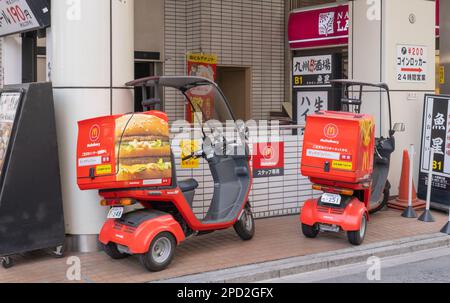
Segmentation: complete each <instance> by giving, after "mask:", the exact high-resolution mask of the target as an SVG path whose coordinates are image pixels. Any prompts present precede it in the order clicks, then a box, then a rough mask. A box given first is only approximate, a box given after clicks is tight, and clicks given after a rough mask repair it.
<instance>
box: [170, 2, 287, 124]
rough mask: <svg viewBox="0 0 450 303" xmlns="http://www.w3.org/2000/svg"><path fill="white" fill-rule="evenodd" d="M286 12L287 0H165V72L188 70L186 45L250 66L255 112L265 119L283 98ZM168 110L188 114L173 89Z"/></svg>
mask: <svg viewBox="0 0 450 303" xmlns="http://www.w3.org/2000/svg"><path fill="white" fill-rule="evenodd" d="M284 18H285V16H284V1H283V0H261V1H255V0H166V3H165V36H166V41H165V56H166V62H165V74H166V75H180V74H185V73H186V67H185V66H186V61H185V60H186V59H185V56H186V53H187V52H188V51H193V52H204V53H213V54H216V55H218V57H219V65H227V66H228V65H235V66H244V67H250V68H251V72H252V118H253V119H255V120H259V119H267V118H268V117H269V112H270V111H279V110H280V109H281V104H282V103H283V102H285V96H284V81H285V79H284V67H285V65H284V60H285V58H284V47H285V40H284V39H285V33H284V31H285V28H284V24H285V23H284V22H285V20H284ZM177 101H178V102H177ZM166 110H167V112H168V114H169V116H170V117H171V119H182V118H183V117H184V107H183V101H182V100H179V99H178V100H177V99H176V97H175V95H174V94H172V93H168V94H167V95H166Z"/></svg>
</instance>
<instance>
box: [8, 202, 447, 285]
mask: <svg viewBox="0 0 450 303" xmlns="http://www.w3.org/2000/svg"><path fill="white" fill-rule="evenodd" d="M433 215H434V216H435V219H436V222H435V223H422V222H419V221H417V220H415V219H405V218H402V217H401V216H400V212H397V211H393V210H388V211H383V212H380V213H378V214H376V215H374V216H372V218H371V221H370V222H369V227H368V233H367V237H366V241H365V245H384V244H380V243H383V242H386V241H393V240H399V239H405V238H410V237H416V236H424V235H426V236H425V237H422V238H423V239H424V240H425V241H426V239H427V238H430V239H431V240H430V241H434V240H433V239H435V238H436V234H435V233H437V232H439V230H440V229H441V228H442V226H443V225H444V224H445V223H446V221H447V218H448V217H447V215H446V214H444V213H433ZM299 227H300V224H299V220H298V216H290V217H280V218H271V219H262V220H257V221H256V236H255V238H254V239H253V240H251V241H248V242H242V241H241V240H240V239H239V238H238V237H237V235H236V234H235V232H234V230H233V229H229V230H225V231H218V232H215V233H212V234H209V235H205V236H201V237H196V238H193V239H190V240H188V241H186V242H185V243H183V244H182V245H181V246H180V247H179V248H178V250H177V253H176V256H175V259H174V262H173V263H172V264H171V266H170V267H169V268H168V269H167V270H165V271H162V272H159V273H149V272H146V271H145V270H144V269H143V268H142V267H141V265H140V264H139V262H138V259H137V258H136V257H130V258H128V259H126V260H111V259H110V258H109V257H108V256H106V255H105V254H104V253H103V252H99V253H90V254H71V255H69V256H76V257H79V258H80V261H81V277H82V279H81V281H79V282H81V283H104V282H117V283H133V282H151V281H161V280H167V279H171V278H177V277H184V276H188V275H193V274H198V273H207V272H212V271H216V270H222V269H229V268H236V267H240V266H246V265H252V264H253V265H255V264H260V263H265V262H270V261H276V260H282V259H287V258H295V257H303V256H309V257H311V258H313V257H314V256H311V255H315V254H320V253H333V252H335V251H338V250H342V249H350V250H354V249H355V248H354V247H352V246H351V245H350V244H349V243H348V242H347V239H346V236H345V234H343V233H341V234H321V235H319V237H318V238H317V239H306V238H304V237H303V236H302V235H301V232H300V228H299ZM402 241H403V242H404V241H406V242H408V241H409V240H402ZM444 242H445V241H440V242H439V243H440V244H439V245H445V243H444ZM362 248H364V246H363V247H361V248H358V249H362ZM309 257H305V258H306V259H308V258H309ZM15 261H16V265H15V266H14V267H13V268H11V269H9V270H5V269H3V268H0V283H5V282H44V283H48V282H69V281H68V280H67V278H66V272H67V270H68V269H69V265H67V264H66V262H67V258H64V259H52V258H51V257H48V256H45V255H43V254H42V253H34V254H32V255H29V256H25V257H16V258H15ZM256 266H257V265H256ZM257 267H258V266H257Z"/></svg>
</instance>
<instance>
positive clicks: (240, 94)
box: [217, 66, 252, 121]
mask: <svg viewBox="0 0 450 303" xmlns="http://www.w3.org/2000/svg"><path fill="white" fill-rule="evenodd" d="M217 84H218V85H219V87H220V88H221V89H222V91H223V93H224V94H225V96H226V97H227V99H228V101H229V102H230V105H231V108H232V110H233V112H234V114H235V115H236V119H240V120H243V121H247V120H250V119H251V118H252V117H251V115H252V114H251V69H250V68H249V67H225V66H218V67H217Z"/></svg>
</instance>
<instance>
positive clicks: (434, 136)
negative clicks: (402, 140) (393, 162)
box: [418, 95, 450, 205]
mask: <svg viewBox="0 0 450 303" xmlns="http://www.w3.org/2000/svg"><path fill="white" fill-rule="evenodd" d="M431 149H433V150H434V160H433V164H432V167H431V169H432V170H433V180H432V192H431V200H432V202H435V203H439V204H444V205H449V204H450V96H432V95H427V96H425V109H424V119H423V129H422V148H421V156H420V175H419V188H418V190H419V197H420V198H421V199H425V198H426V191H427V184H428V172H429V170H430V167H429V166H430V160H431V159H430V157H431Z"/></svg>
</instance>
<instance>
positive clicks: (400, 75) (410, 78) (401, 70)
mask: <svg viewBox="0 0 450 303" xmlns="http://www.w3.org/2000/svg"><path fill="white" fill-rule="evenodd" d="M396 61H397V63H396V64H397V81H398V82H422V83H423V82H426V81H427V80H428V79H427V71H428V48H427V47H425V46H418V45H397V58H396Z"/></svg>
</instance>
